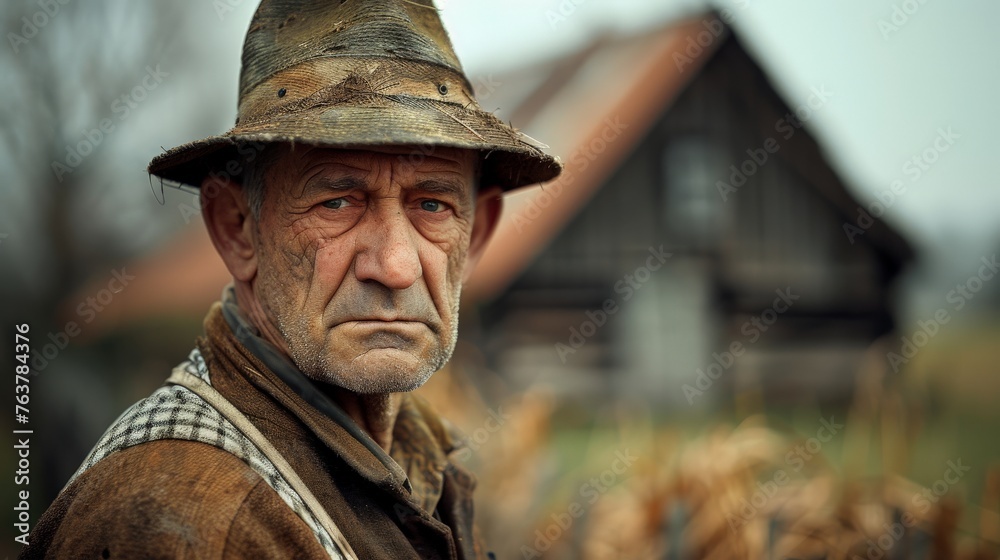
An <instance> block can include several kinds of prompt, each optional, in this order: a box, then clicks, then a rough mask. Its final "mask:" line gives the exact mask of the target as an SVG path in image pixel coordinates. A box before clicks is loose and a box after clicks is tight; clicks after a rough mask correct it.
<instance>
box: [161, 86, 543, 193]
mask: <svg viewBox="0 0 1000 560" xmlns="http://www.w3.org/2000/svg"><path fill="white" fill-rule="evenodd" d="M363 101H364V102H362V103H355V104H338V105H326V106H318V107H314V108H311V109H308V110H303V111H297V112H294V113H284V114H275V115H271V116H269V117H267V118H266V119H261V120H257V121H255V122H247V123H238V124H237V126H236V127H235V128H233V129H232V130H230V131H229V132H226V133H225V134H222V135H220V136H212V137H209V138H205V139H203V140H199V141H196V142H191V143H189V144H184V145H182V146H178V147H176V148H173V149H171V150H168V151H167V152H165V153H163V154H160V155H159V156H157V157H155V158H154V159H153V161H152V162H150V164H149V172H150V173H152V174H153V175H157V176H159V177H162V178H163V179H166V180H168V181H174V182H177V183H182V184H187V185H192V186H194V187H200V186H201V183H202V181H203V180H204V179H205V177H207V176H208V175H210V174H212V173H220V174H221V173H225V174H228V175H229V176H237V175H239V174H240V173H242V169H243V167H244V166H245V164H246V162H248V161H250V160H252V159H253V157H254V156H255V155H256V153H257V152H258V150H255V149H254V148H253V147H248V146H257V147H259V146H262V145H266V144H267V143H273V142H287V143H291V144H293V145H298V144H305V145H312V146H321V147H331V148H359V147H366V146H369V147H370V146H414V148H415V149H414V153H413V154H412V156H411V159H413V158H420V157H422V156H426V155H429V154H432V153H433V148H435V147H448V148H460V149H468V150H477V151H479V152H481V153H482V157H483V159H482V168H481V169H482V176H481V183H482V184H483V185H484V186H494V185H497V186H500V187H501V188H503V189H504V190H510V189H514V188H517V187H522V186H526V185H532V184H536V183H543V182H545V181H549V180H551V179H554V178H555V177H556V176H558V175H559V173H560V172H561V170H562V164H561V163H560V162H559V160H558V159H556V158H554V157H552V156H550V155H548V154H546V153H544V152H543V151H542V150H541V148H542V147H543V146H540V145H535V144H534V143H533V141H532V140H531V139H530V138H528V137H527V136H525V135H523V134H522V133H520V132H518V131H516V130H514V129H513V128H511V127H510V126H508V125H506V124H505V123H503V122H502V121H500V120H499V119H497V118H496V117H494V116H493V115H492V114H490V113H486V112H484V111H481V110H478V108H476V109H466V108H465V107H462V106H461V105H458V104H455V103H448V102H440V101H435V100H431V99H427V98H423V97H410V96H400V95H395V96H369V97H367V98H366V99H364V100H363Z"/></svg>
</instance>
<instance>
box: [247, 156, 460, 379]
mask: <svg viewBox="0 0 1000 560" xmlns="http://www.w3.org/2000/svg"><path fill="white" fill-rule="evenodd" d="M413 154H416V155H415V156H414V155H413ZM474 158H475V155H474V153H473V152H469V151H467V150H452V149H436V150H434V151H433V153H432V154H430V155H424V154H423V153H422V152H419V151H415V150H412V149H401V148H397V149H388V148H387V149H372V150H357V151H354V150H352V151H346V150H330V149H320V148H298V149H296V150H294V151H290V150H287V149H283V152H282V153H281V155H280V156H279V157H278V158H277V159H276V162H275V164H274V165H273V166H271V167H270V169H269V170H268V171H267V186H266V189H265V196H264V203H263V207H262V209H261V215H260V220H259V223H258V224H257V227H256V230H255V231H256V232H255V235H254V237H255V240H254V243H255V246H256V252H257V259H258V266H257V275H256V278H255V279H254V281H253V290H254V293H255V295H256V297H257V299H258V301H259V302H260V303H261V307H262V308H263V310H264V313H265V315H266V316H267V319H268V320H269V321H270V322H271V323H272V324H273V325H274V326H275V327H276V328H277V330H278V332H279V333H280V334H281V336H282V337H283V338H284V342H285V345H286V346H287V349H288V352H289V354H290V355H291V358H292V360H293V361H294V362H295V364H296V365H297V366H298V367H299V368H300V369H301V370H302V371H303V372H304V373H305V374H306V375H308V376H309V377H311V378H313V379H315V380H318V381H323V382H327V383H331V384H334V385H337V386H340V387H343V388H345V389H347V390H350V391H353V392H356V393H361V394H372V393H390V392H399V391H409V390H412V389H415V388H417V387H419V386H420V385H421V384H423V383H424V382H425V381H426V380H427V379H428V378H429V377H430V376H431V374H432V373H434V372H435V371H437V370H438V369H440V368H441V367H442V366H443V365H444V364H445V363H446V362H447V361H448V359H449V358H450V357H451V353H452V351H453V349H454V347H455V341H456V338H457V333H458V304H459V295H460V293H461V286H462V281H463V279H464V274H465V267H466V258H467V253H468V250H469V244H470V238H471V236H472V232H473V222H474V219H473V218H474V217H475V212H476V193H475V192H474V191H475V177H474V174H475V159H474Z"/></svg>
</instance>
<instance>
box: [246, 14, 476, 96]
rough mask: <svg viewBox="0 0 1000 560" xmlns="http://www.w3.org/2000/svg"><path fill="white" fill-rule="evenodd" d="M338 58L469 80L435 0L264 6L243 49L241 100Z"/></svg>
mask: <svg viewBox="0 0 1000 560" xmlns="http://www.w3.org/2000/svg"><path fill="white" fill-rule="evenodd" d="M335 57H348V58H378V57H387V58H394V59H398V60H411V61H415V62H424V63H430V64H435V65H438V66H443V67H446V68H449V69H451V70H454V71H455V72H456V73H457V74H459V75H460V76H462V78H465V74H464V72H463V71H462V66H461V64H460V63H459V61H458V57H457V56H456V55H455V51H454V49H453V48H452V45H451V41H450V40H449V38H448V33H447V32H446V31H445V29H444V25H443V24H442V23H441V18H440V16H439V15H438V11H437V8H436V7H435V6H434V2H433V0H328V1H317V0H263V1H262V2H261V4H260V6H259V7H258V8H257V11H256V13H254V16H253V19H252V20H251V21H250V29H249V31H248V32H247V37H246V42H245V43H244V45H243V68H242V70H241V72H240V98H241V99H242V98H243V97H244V96H246V95H247V94H248V93H249V92H250V91H251V90H252V89H253V88H254V87H256V86H257V85H259V84H260V83H262V82H264V81H265V80H267V79H268V78H270V77H271V76H273V75H275V74H276V73H278V72H281V71H282V70H285V69H287V68H291V67H293V66H296V65H298V64H300V63H302V62H305V61H307V60H311V59H316V58H335ZM465 81H466V82H468V79H467V78H465Z"/></svg>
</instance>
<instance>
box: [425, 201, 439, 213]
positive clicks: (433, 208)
mask: <svg viewBox="0 0 1000 560" xmlns="http://www.w3.org/2000/svg"><path fill="white" fill-rule="evenodd" d="M420 207H421V208H423V209H424V210H426V211H428V212H440V211H441V210H443V209H444V205H443V204H441V203H440V202H438V201H437V200H425V201H423V202H421V203H420Z"/></svg>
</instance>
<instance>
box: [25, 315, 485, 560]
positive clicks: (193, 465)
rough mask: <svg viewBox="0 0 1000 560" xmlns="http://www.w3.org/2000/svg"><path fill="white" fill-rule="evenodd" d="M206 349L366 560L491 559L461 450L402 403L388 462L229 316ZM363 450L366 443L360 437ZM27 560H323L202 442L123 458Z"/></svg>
mask: <svg viewBox="0 0 1000 560" xmlns="http://www.w3.org/2000/svg"><path fill="white" fill-rule="evenodd" d="M205 330H206V334H207V336H206V337H204V338H202V339H200V340H199V342H198V346H199V349H200V351H201V353H202V355H203V356H204V358H205V361H206V364H207V366H208V369H209V371H210V373H211V379H212V385H213V387H215V389H216V390H218V391H219V392H220V393H221V394H222V395H223V396H225V397H226V398H227V399H228V400H229V401H230V402H232V403H233V404H234V405H235V406H236V408H237V409H239V410H240V412H242V413H243V414H244V415H245V416H246V417H248V418H249V419H250V420H251V422H252V423H253V424H254V425H255V426H256V427H257V428H258V429H259V430H260V431H261V432H262V433H263V434H264V435H265V436H266V437H267V439H268V440H269V441H271V443H272V444H273V445H274V446H275V447H276V448H277V449H278V451H280V452H281V454H282V455H283V456H284V457H285V459H286V460H287V461H288V462H289V463H290V464H291V466H292V467H293V468H294V470H295V471H296V473H297V474H298V475H299V477H300V478H301V479H302V480H303V482H305V484H306V485H307V486H308V488H309V489H310V491H311V492H312V493H313V494H314V495H315V496H316V497H317V498H318V500H319V502H320V503H321V504H322V505H323V507H324V508H325V509H326V511H327V513H328V514H329V515H330V517H331V518H332V519H333V521H334V522H335V523H336V525H337V526H338V527H339V528H340V530H341V532H342V533H343V534H344V536H345V537H346V538H347V541H348V542H349V543H350V544H351V546H352V547H353V549H354V551H355V552H356V553H357V555H358V557H359V558H361V559H362V560H367V559H386V560H390V559H391V560H400V559H418V558H421V559H436V558H441V559H455V560H471V559H482V558H485V557H486V553H485V551H484V550H483V548H482V546H481V544H480V543H479V541H478V537H477V535H476V532H475V529H474V527H473V522H472V490H473V487H474V485H475V482H474V479H473V477H472V475H470V474H469V473H468V472H467V471H465V470H464V469H463V468H461V467H460V466H458V465H456V464H455V462H453V461H451V460H450V457H451V456H453V454H454V453H455V452H457V450H458V445H457V442H458V441H459V440H458V438H457V437H456V435H455V434H453V433H452V432H451V430H449V428H448V427H447V426H446V425H445V424H444V422H443V421H442V420H441V419H439V418H438V417H437V416H436V415H435V414H434V413H433V412H432V411H431V410H430V408H429V407H428V405H427V404H426V403H425V402H424V401H423V400H421V399H420V398H419V397H416V396H413V395H407V396H406V397H405V399H404V402H403V405H402V407H401V410H400V413H399V417H398V418H397V421H396V426H395V428H394V434H393V446H392V449H391V451H390V453H389V456H391V459H390V458H389V457H387V456H385V454H384V452H383V453H382V456H378V454H379V452H381V450H380V449H375V450H373V449H371V448H372V445H371V443H370V442H368V445H365V444H363V443H362V441H360V440H359V438H358V437H356V435H352V432H353V433H354V434H356V433H357V427H356V426H345V425H343V424H344V422H343V420H340V421H335V420H334V419H333V418H331V417H330V416H329V415H327V414H324V413H323V412H321V411H320V410H319V409H317V408H316V407H314V406H312V405H310V403H309V401H308V399H307V398H303V396H301V395H300V394H299V392H297V391H296V390H293V389H292V388H291V387H290V386H289V385H288V384H287V383H285V382H283V380H282V378H281V377H279V376H278V375H277V374H275V373H274V371H272V370H271V369H269V368H268V367H267V366H265V363H264V361H262V360H261V359H260V358H259V357H258V356H257V355H255V354H254V353H252V352H251V351H249V350H248V349H247V347H246V346H245V345H243V344H241V342H240V341H239V340H238V339H237V337H236V336H235V335H234V334H233V329H231V328H230V327H229V325H228V324H227V322H226V318H224V317H223V314H222V312H221V307H220V306H218V305H216V306H215V307H213V309H212V311H211V312H210V313H209V315H208V317H207V318H206V320H205ZM362 439H363V438H362ZM29 542H30V544H29V546H27V547H26V548H25V549H24V550H23V551H22V554H21V556H20V557H21V558H324V557H327V555H326V552H325V551H324V550H323V548H322V547H321V546H320V543H319V542H318V541H317V540H316V537H315V536H314V535H313V533H312V532H311V530H310V529H309V527H308V526H307V525H306V524H305V522H303V521H302V520H301V519H300V518H299V517H298V516H297V515H296V514H295V513H294V512H293V511H292V509H291V508H289V507H288V506H287V505H286V504H285V503H284V502H283V501H282V499H281V498H280V497H279V495H278V494H277V493H276V492H275V491H274V490H273V489H272V488H271V487H270V486H269V485H268V484H267V482H266V481H265V480H264V479H262V478H261V477H260V475H258V474H257V473H256V472H255V471H254V470H252V469H251V468H250V467H249V466H247V465H246V464H245V463H244V462H243V461H242V460H240V459H239V458H237V457H235V456H233V455H230V454H229V453H227V452H226V451H224V450H222V449H219V448H217V447H213V446H211V445H208V444H205V443H199V442H194V441H182V440H169V439H168V440H160V441H152V442H148V443H143V444H140V445H137V446H134V447H130V448H127V449H124V450H122V451H117V452H115V453H113V454H112V455H110V456H108V457H106V458H104V459H103V460H101V461H99V462H98V463H97V464H96V465H94V466H93V467H91V468H90V469H89V470H87V471H85V472H84V473H83V474H81V475H80V476H79V477H77V478H76V479H75V480H74V481H73V482H72V483H71V484H70V485H68V486H67V487H66V488H65V489H64V490H63V491H62V493H61V494H60V495H59V497H58V498H57V499H56V500H55V502H53V504H52V506H51V507H50V508H49V510H48V511H46V512H45V514H44V515H43V516H42V517H41V519H39V521H38V523H37V524H36V526H35V528H34V530H33V531H32V533H31V536H30V540H29Z"/></svg>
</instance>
